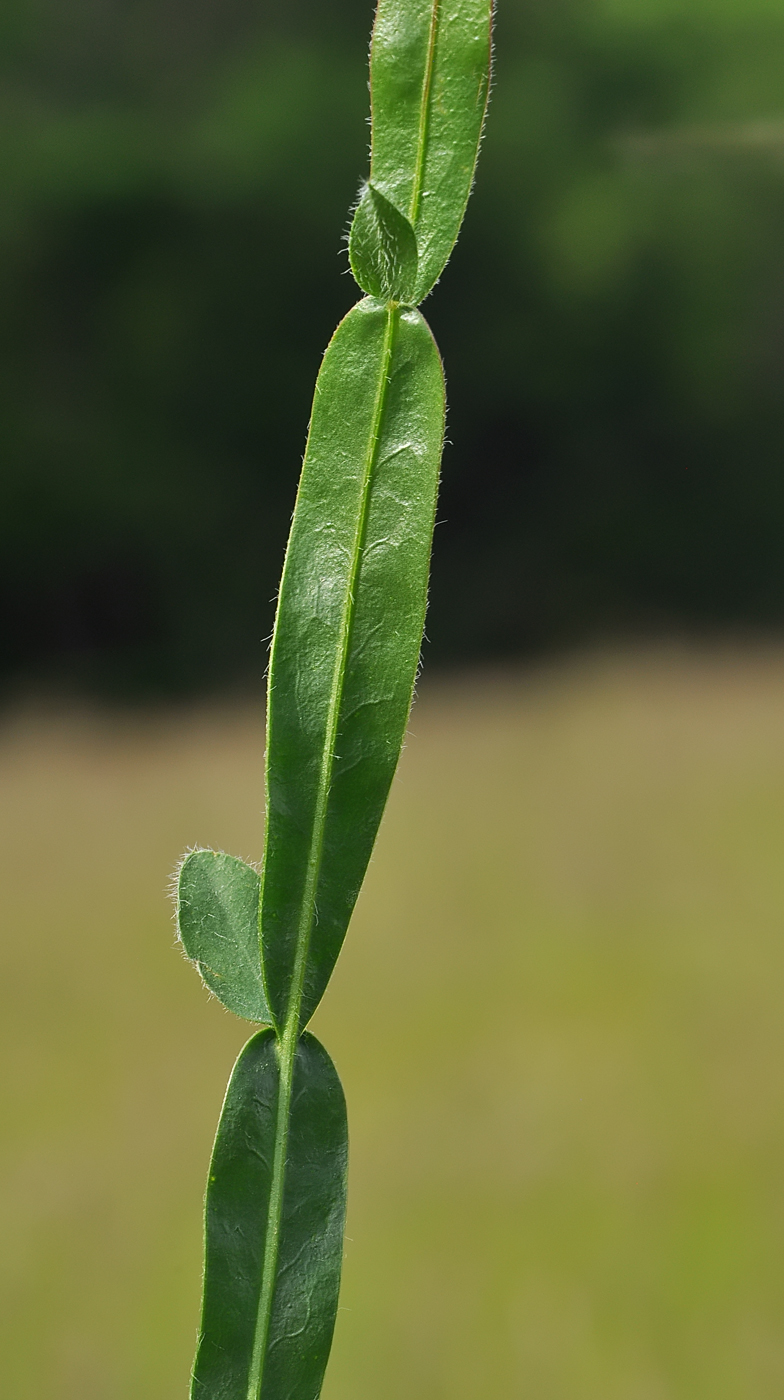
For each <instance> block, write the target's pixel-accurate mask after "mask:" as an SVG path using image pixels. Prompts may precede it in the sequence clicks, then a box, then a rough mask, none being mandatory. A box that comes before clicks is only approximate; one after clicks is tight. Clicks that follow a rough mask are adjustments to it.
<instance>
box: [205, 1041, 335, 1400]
mask: <svg viewBox="0 0 784 1400" xmlns="http://www.w3.org/2000/svg"><path fill="white" fill-rule="evenodd" d="M285 1092H286V1090H285V1081H284V1078H283V1076H282V1075H281V1072H280V1068H279V1052H278V1048H277V1045H276V1040H275V1036H274V1033H273V1032H272V1031H260V1032H259V1034H258V1035H255V1036H254V1037H253V1039H252V1040H250V1041H248V1044H247V1045H246V1046H245V1048H244V1050H243V1051H242V1052H241V1054H240V1057H239V1059H238V1060H237V1063H236V1065H235V1067H234V1071H233V1073H232V1076H231V1080H230V1082H229V1087H228V1090H227V1093H226V1101H225V1103H224V1106H223V1112H222V1114H221V1120H220V1123H219V1124H218V1132H217V1136H216V1138H215V1147H214V1150H213V1154H212V1161H211V1163H210V1175H209V1182H208V1185H207V1198H206V1205H205V1268H204V1301H203V1308H202V1321H201V1329H200V1335H199V1343H198V1350H197V1353H196V1361H195V1364H194V1371H193V1382H192V1387H191V1398H192V1400H316V1397H317V1396H318V1395H319V1392H320V1390H321V1382H322V1378H323V1375H324V1369H325V1367H326V1364H327V1358H328V1356H329V1349H330V1346H331V1344H332V1333H333V1330H334V1326H335V1315H336V1312H337V1303H338V1291H339V1287H340V1269H341V1264H342V1260H343V1226H344V1220H345V1211H346V1162H347V1154H348V1131H347V1127H346V1106H345V1101H344V1098H343V1090H342V1088H341V1085H340V1080H339V1079H338V1076H337V1073H336V1071H335V1068H334V1066H333V1064H332V1061H331V1060H330V1058H329V1056H328V1054H327V1052H326V1050H324V1048H323V1047H322V1046H321V1045H320V1044H319V1042H318V1041H317V1040H316V1039H315V1037H314V1036H312V1035H308V1034H307V1033H306V1034H305V1035H304V1036H303V1037H302V1038H301V1040H300V1041H299V1044H298V1045H297V1049H296V1056H295V1060H294V1073H293V1083H292V1084H291V1085H290V1086H289V1095H288V1100H287V1102H286V1103H284V1104H283V1105H282V1108H283V1110H284V1111H283V1113H282V1114H281V1112H280V1109H281V1104H280V1102H279V1099H280V1095H281V1094H282V1093H285ZM286 1110H288V1111H286ZM281 1129H282V1130H283V1132H284V1133H285V1135H286V1136H285V1140H284V1141H283V1142H279V1141H276V1134H277V1133H278V1132H279V1131H281Z"/></svg>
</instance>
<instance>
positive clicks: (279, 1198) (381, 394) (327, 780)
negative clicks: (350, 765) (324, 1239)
mask: <svg viewBox="0 0 784 1400" xmlns="http://www.w3.org/2000/svg"><path fill="white" fill-rule="evenodd" d="M399 315H400V311H399V308H398V307H397V306H395V305H389V306H387V308H386V324H385V327H384V344H383V348H382V352H381V371H380V374H379V382H378V386H377V389H376V399H375V403H374V405H373V418H372V421H371V431H370V440H369V443H368V449H367V454H366V458H365V467H364V476H363V482H362V495H361V507H360V512H359V518H358V521H357V528H356V532H355V535H354V549H353V554H352V560H351V569H350V573H349V583H348V588H347V590H346V602H345V605H344V608H343V616H342V619H341V639H340V647H339V652H338V661H337V664H336V666H335V670H334V674H333V678H332V690H331V693H330V699H329V706H328V710H327V724H326V731H325V737H324V747H323V749H322V755H321V766H320V772H319V783H318V794H317V797H316V806H315V811H314V814H313V826H312V829H311V840H310V849H309V852H308V865H307V875H306V879H305V888H304V891H303V897H302V908H301V913H300V921H299V927H298V930H297V946H296V953H295V958H294V970H293V975H292V985H291V993H290V997H289V1005H288V1010H287V1014H286V1021H285V1024H284V1028H283V1034H282V1036H281V1038H280V1040H279V1042H278V1055H279V1063H280V1089H279V1094H278V1110H277V1115H276V1124H275V1150H274V1155H273V1166H272V1181H271V1183H270V1199H269V1208H268V1212H267V1231H266V1237H265V1244H264V1262H263V1265H262V1277H261V1292H260V1296H259V1308H258V1313H257V1317H256V1328H255V1332H254V1339H253V1353H252V1356H251V1365H250V1372H249V1377H248V1391H247V1400H260V1396H261V1387H262V1384H263V1380H264V1358H265V1356H266V1351H267V1339H268V1336H269V1327H270V1320H271V1317H272V1301H273V1296H274V1289H275V1278H276V1274H277V1265H278V1254H279V1252H280V1227H281V1220H282V1215H283V1192H284V1185H285V1167H286V1154H287V1150H288V1138H289V1125H290V1113H291V1094H292V1088H293V1082H294V1060H295V1057H296V1053H297V1044H298V1041H299V1020H300V1012H301V1007H302V995H303V989H304V982H305V971H306V968H307V959H308V952H309V948H310V934H311V929H312V926H313V916H314V911H315V903H316V889H317V886H318V879H319V874H320V870H321V859H322V853H323V849H324V834H325V830H326V818H327V808H328V805H329V791H330V786H331V776H332V768H333V765H334V758H335V741H336V739H337V731H338V725H339V722H340V708H341V699H342V694H343V683H344V680H345V674H346V664H347V661H348V653H349V647H350V643H351V631H352V624H353V620H354V610H355V594H356V582H357V575H358V573H359V568H360V563H361V558H362V549H363V545H364V541H365V533H366V529H367V517H368V503H369V499H370V486H371V482H372V479H373V469H374V467H375V465H376V459H377V455H378V444H379V439H380V434H381V421H382V418H383V414H384V405H385V403H386V397H387V387H388V384H389V366H390V361H391V358H392V347H393V342H394V334H395V327H396V324H397V320H398V318H399ZM271 686H272V675H271V676H270V688H271Z"/></svg>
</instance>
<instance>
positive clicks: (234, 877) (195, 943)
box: [177, 851, 272, 1023]
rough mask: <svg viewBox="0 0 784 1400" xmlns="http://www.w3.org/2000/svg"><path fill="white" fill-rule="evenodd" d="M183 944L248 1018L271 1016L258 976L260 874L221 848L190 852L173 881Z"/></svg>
mask: <svg viewBox="0 0 784 1400" xmlns="http://www.w3.org/2000/svg"><path fill="white" fill-rule="evenodd" d="M177 926H178V928H179V932H180V938H181V940H182V946H183V948H184V949H185V952H186V954H187V956H188V957H189V958H190V960H191V962H192V963H194V964H195V965H196V967H197V969H198V971H199V973H200V975H201V977H202V980H203V981H204V982H205V983H206V985H207V986H208V987H209V989H210V991H211V992H214V993H215V995H216V997H218V999H219V1000H220V1001H222V1002H223V1005H224V1006H226V1007H228V1009H229V1011H233V1012H234V1014H235V1015H236V1016H244V1017H245V1019H246V1020H247V1021H259V1022H262V1023H263V1022H267V1023H269V1022H270V1021H271V1020H272V1016H271V1015H270V1010H269V1007H268V1005H267V999H266V997H265V995H264V986H263V983H262V978H261V954H260V950H259V877H258V874H257V873H256V871H255V870H254V869H253V868H252V867H251V866H250V865H246V864H245V862H244V861H241V860H237V859H236V858H235V857H234V856H227V855H224V854H223V852H222V851H192V852H191V853H190V855H188V856H186V857H185V860H184V861H183V863H182V865H181V867H180V873H179V878H178V880H177Z"/></svg>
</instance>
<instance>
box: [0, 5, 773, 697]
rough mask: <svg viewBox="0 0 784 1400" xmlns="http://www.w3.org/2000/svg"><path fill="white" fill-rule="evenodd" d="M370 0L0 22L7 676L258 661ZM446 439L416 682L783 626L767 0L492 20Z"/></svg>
mask: <svg viewBox="0 0 784 1400" xmlns="http://www.w3.org/2000/svg"><path fill="white" fill-rule="evenodd" d="M371 18H372V5H371V3H370V0H286V4H285V5H280V4H275V5H272V4H270V3H268V0H252V3H251V0H187V3H186V0H154V3H153V0H69V3H68V4H67V5H63V4H62V3H61V0H11V3H9V4H8V5H7V6H6V7H5V8H4V9H3V11H2V14H0V55H1V56H0V69H1V71H0V182H1V183H2V189H3V198H2V203H0V303H1V310H2V314H1V315H0V362H1V367H0V400H1V401H2V412H1V413H0V443H1V450H2V462H3V466H2V470H1V472H0V582H1V583H2V593H3V608H2V613H1V614H0V652H1V656H2V672H3V674H4V676H5V678H6V682H7V683H8V682H9V681H17V680H18V679H19V678H28V679H29V678H33V679H36V678H37V679H41V678H52V677H59V678H63V677H66V678H69V679H70V680H71V681H73V682H75V683H77V684H79V685H83V686H87V687H94V688H99V689H104V690H105V689H109V690H114V691H118V692H120V693H127V694H133V693H138V692H140V691H145V690H147V691H149V690H156V689H157V690H163V691H165V690H171V691H176V690H187V689H193V688H198V687H202V686H213V685H215V684H221V683H226V682H227V681H231V680H234V679H238V678H241V677H242V676H244V675H256V676H259V675H260V673H261V670H262V668H263V665H264V651H263V647H262V646H261V645H260V643H261V641H262V639H263V636H264V634H265V632H266V633H268V632H269V629H270V627H271V622H272V613H273V598H274V592H275V587H276V582H277V578H278V575H279V571H280V565H281V561H282V553H283V548H284V543H285V536H286V531H287V526H288V520H289V516H290V512H291V508H292V505H293V499H294V493H295V489H296V480H297V474H298V470H299V464H300V459H301V453H302V448H303V444H304V437H305V431H306V426H307V418H308V412H309V404H310V397H311V393H312V386H313V380H314V377H315V374H316V371H317V369H318V364H319V360H320V356H321V353H322V351H323V348H324V346H325V344H326V342H327V340H328V338H329V336H330V334H331V332H332V330H333V328H334V326H335V324H336V322H337V320H338V318H339V317H340V315H341V314H342V313H343V312H344V311H345V310H346V309H347V308H348V306H349V305H350V304H351V303H352V301H353V300H354V299H355V297H356V295H357V293H356V289H355V288H354V286H353V283H352V282H351V279H350V277H349V276H348V275H347V274H346V271H345V269H346V265H347V264H346V258H345V252H344V248H345V245H344V243H343V242H342V235H343V233H344V232H345V230H346V227H347V211H348V208H349V206H350V204H351V202H352V200H353V198H354V195H355V193H356V190H357V186H358V183H359V180H360V178H361V177H362V176H363V174H364V173H365V172H366V164H367V152H366V146H367V126H366V121H365V119H366V116H367V106H368V94H367V86H366V50H367V35H368V32H369V27H370V21H371ZM425 311H426V314H427V315H428V317H429V319H430V320H431V323H432V325H433V328H434V331H435V333H436V336H437V338H438V340H439V344H440V346H441V349H442V351H443V354H444V359H445V364H446V370H447V378H448V387H449V395H450V402H451V404H452V405H453V407H452V409H451V413H450V419H449V438H450V446H449V447H448V449H447V454H446V457H445V463H444V482H443V493H442V501H441V509H440V513H439V519H440V521H441V522H442V523H441V524H440V525H439V528H438V530H437V532H436V555H435V569H434V577H433V586H432V593H431V610H430V616H429V623H428V634H429V637H430V639H431V642H430V648H429V654H430V656H431V657H432V658H442V659H449V658H452V659H455V658H460V659H463V658H464V659H473V658H478V657H485V656H501V655H510V654H518V655H519V654H524V653H530V652H532V651H535V650H540V649H543V648H546V647H552V646H555V645H563V644H569V643H572V642H574V641H577V640H581V639H587V638H591V637H596V636H609V635H613V634H618V633H628V632H629V631H632V630H640V629H642V630H650V629H658V630H661V629H667V628H670V629H672V628H675V629H682V628H687V629H688V628H697V629H699V628H704V627H715V626H748V625H751V626H756V627H764V628H770V627H780V626H781V625H782V624H783V623H784V7H782V5H781V0H502V4H501V6H500V12H499V16H498V25H497V55H496V73H495V91H494V97H493V102H492V106H491V114H490V121H489V126H488V132H487V138H486V142H485V147H484V151H483V155H482V160H481V162H480V171H479V179H478V183H477V188H476V192H475V196H474V199H473V201H472V203H471V206H470V210H469V215H468V218H467V221H466V225H465V227H464V230H463V235H462V237H461V241H460V244H459V246H458V250H457V252H456V254H455V255H454V258H453V261H452V263H451V264H450V266H449V268H448V269H447V272H446V273H445V275H444V277H443V279H442V284H441V286H440V287H439V288H437V289H436V291H435V293H434V294H433V296H432V298H431V299H430V301H429V302H428V303H427V304H426V307H425Z"/></svg>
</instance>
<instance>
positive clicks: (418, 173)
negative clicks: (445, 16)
mask: <svg viewBox="0 0 784 1400" xmlns="http://www.w3.org/2000/svg"><path fill="white" fill-rule="evenodd" d="M440 8H441V0H433V12H432V14H431V16H430V33H429V35H428V41H427V64H426V66H425V77H424V81H423V83H422V105H421V107H420V109H419V137H418V139H417V154H416V166H415V168H414V184H413V188H412V190H411V204H410V205H409V210H408V219H409V223H411V224H415V223H416V221H417V216H418V214H419V203H420V200H421V198H422V179H423V177H424V173H425V152H426V150H427V126H428V118H429V115H430V88H431V85H432V81H433V64H434V62H435V55H436V34H437V33H438V20H439V11H440Z"/></svg>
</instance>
